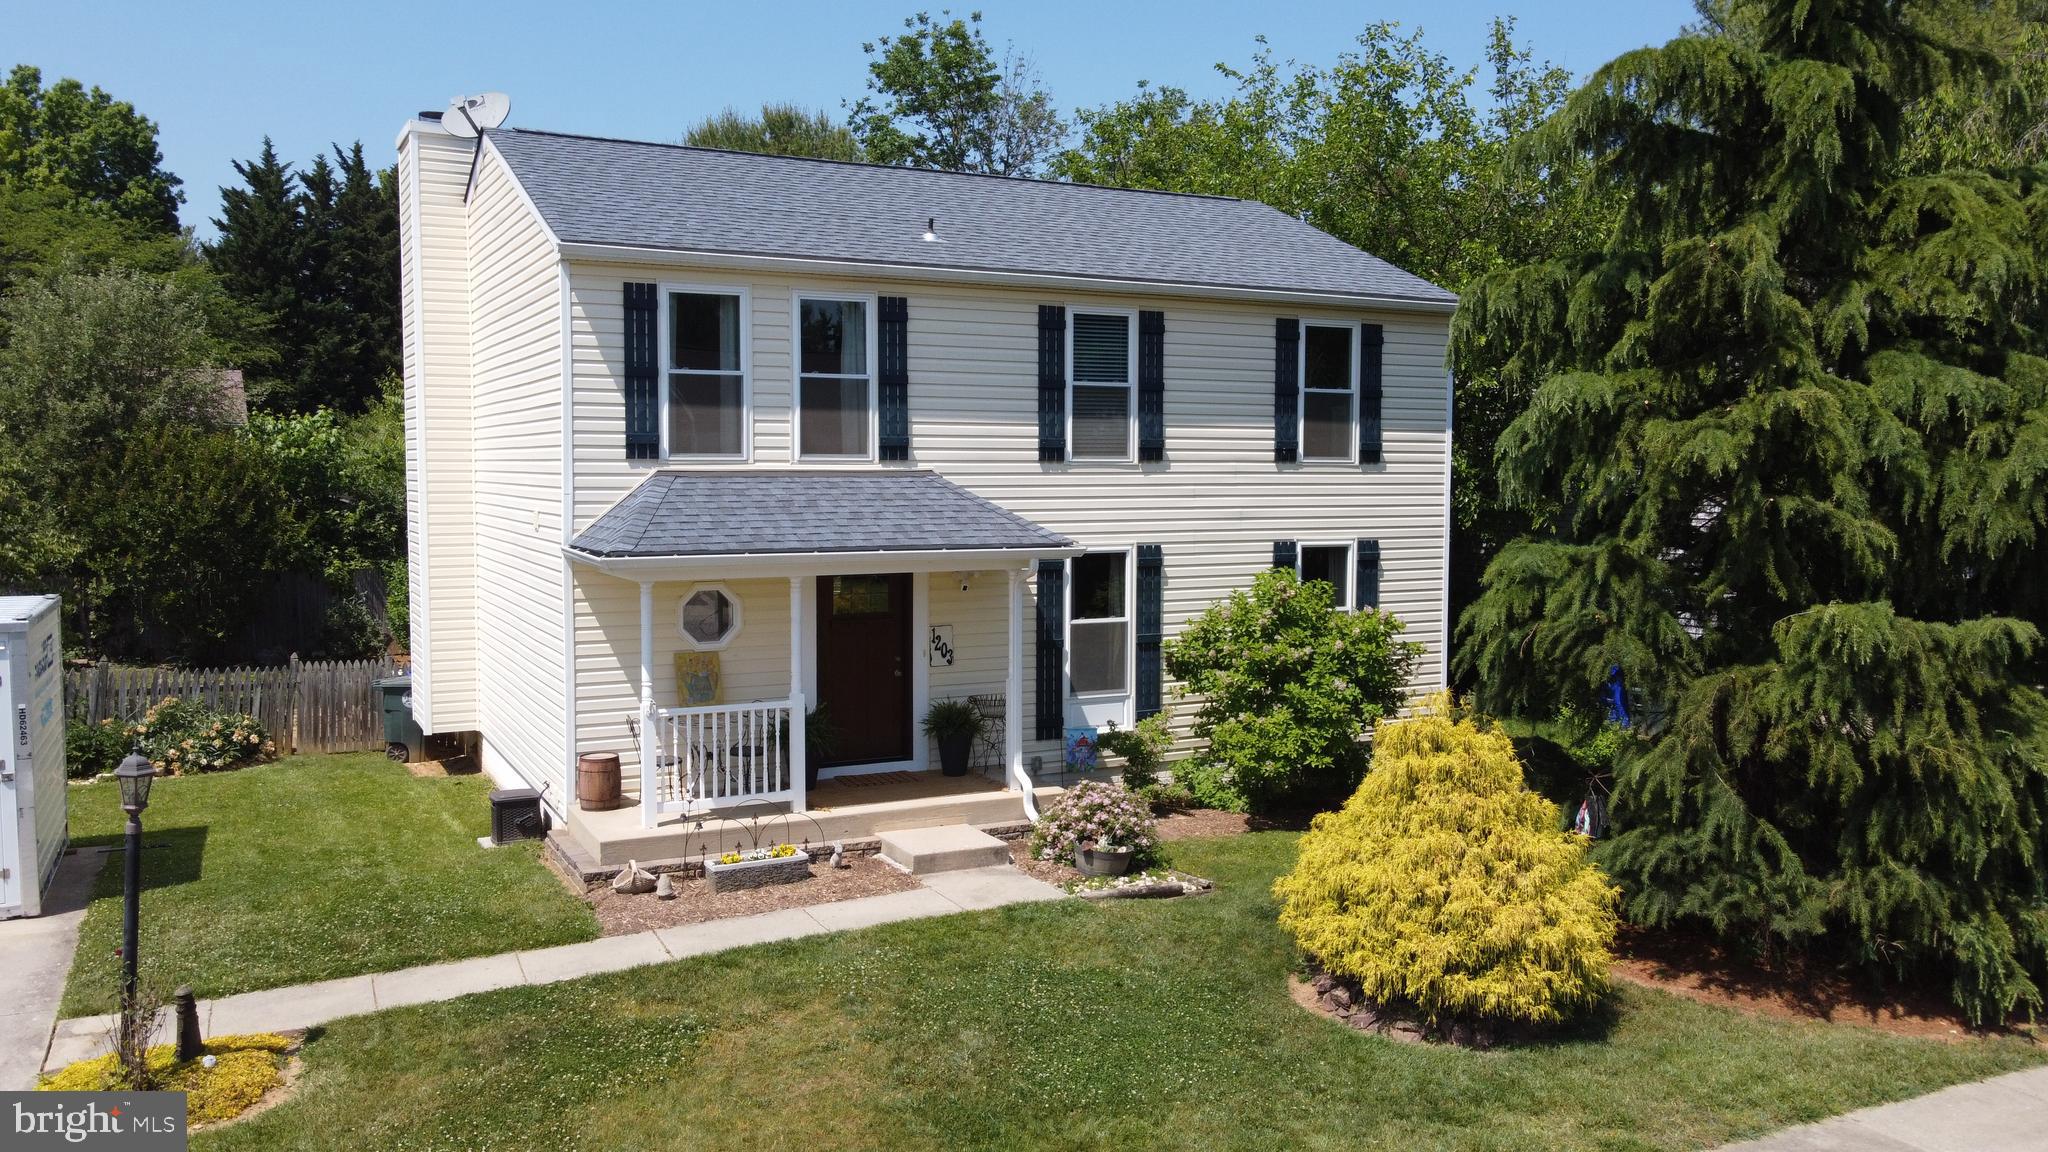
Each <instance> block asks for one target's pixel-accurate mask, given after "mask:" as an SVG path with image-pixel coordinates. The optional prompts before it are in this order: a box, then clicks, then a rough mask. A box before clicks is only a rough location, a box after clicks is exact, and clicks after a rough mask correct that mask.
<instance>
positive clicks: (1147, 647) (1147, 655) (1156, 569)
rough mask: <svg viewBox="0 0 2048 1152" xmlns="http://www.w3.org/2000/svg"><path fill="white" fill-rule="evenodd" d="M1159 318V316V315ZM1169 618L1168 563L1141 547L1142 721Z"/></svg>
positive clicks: (1152, 702)
mask: <svg viewBox="0 0 2048 1152" xmlns="http://www.w3.org/2000/svg"><path fill="white" fill-rule="evenodd" d="M1155 315H1156V313H1155ZM1165 615H1166V561H1165V558H1164V557H1163V556H1162V555H1161V554H1160V550H1159V545H1157V544H1140V545H1138V667H1137V694H1138V719H1140V720H1143V719H1144V718H1145V717H1147V716H1150V715H1152V714H1154V713H1156V712H1158V711H1159V709H1160V693H1161V690H1162V687H1163V685H1164V683H1165V679H1166V675H1165V669H1164V667H1163V665H1162V663H1161V661H1160V653H1159V642H1160V640H1161V639H1162V638H1163V633H1164V631H1165V628H1164V618H1165Z"/></svg>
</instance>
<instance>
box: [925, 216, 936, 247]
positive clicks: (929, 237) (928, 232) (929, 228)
mask: <svg viewBox="0 0 2048 1152" xmlns="http://www.w3.org/2000/svg"><path fill="white" fill-rule="evenodd" d="M924 241H925V243H927V244H936V243H938V242H939V218H938V217H937V216H927V217H925V221H924Z"/></svg>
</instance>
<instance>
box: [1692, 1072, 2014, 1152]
mask: <svg viewBox="0 0 2048 1152" xmlns="http://www.w3.org/2000/svg"><path fill="white" fill-rule="evenodd" d="M2043 1149H2048V1068H2029V1069H2028V1070H2026V1071H2025V1072H2012V1073H2009V1074H2007V1075H2004V1076H1998V1077H1994V1078H1992V1079H1990V1080H1979V1081H1978V1082H1976V1083H1975V1084H1958V1085H1956V1086H1955V1087H1953V1088H1946V1089H1943V1090H1942V1091H1940V1092H1934V1093H1930V1094H1929V1095H1926V1096H1920V1097H1916V1098H1914V1099H1912V1100H1901V1101H1899V1102H1898V1103H1896V1104H1886V1105H1883V1106H1881V1107H1877V1108H1865V1109H1864V1110H1863V1111H1861V1112H1850V1113H1848V1114H1846V1115H1842V1116H1837V1117H1835V1118H1834V1119H1832V1120H1823V1121H1821V1122H1820V1123H1818V1124H1807V1125H1804V1126H1802V1127H1798V1128H1787V1129H1786V1130H1785V1131H1783V1132H1779V1133H1777V1134H1776V1135H1773V1136H1766V1137H1764V1138H1763V1139H1761V1140H1751V1141H1749V1142H1748V1143H1745V1144H1731V1145H1728V1146H1727V1147H1726V1148H1724V1149H1722V1152H2042V1150H2043Z"/></svg>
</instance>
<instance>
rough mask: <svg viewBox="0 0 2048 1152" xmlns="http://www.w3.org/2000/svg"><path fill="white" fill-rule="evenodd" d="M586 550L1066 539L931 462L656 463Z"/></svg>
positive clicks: (889, 547) (580, 546) (1064, 544)
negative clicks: (900, 467) (799, 465)
mask: <svg viewBox="0 0 2048 1152" xmlns="http://www.w3.org/2000/svg"><path fill="white" fill-rule="evenodd" d="M570 546H571V547H573V548H575V549H577V550H578V551H581V552H587V553H589V554H591V555H593V556H737V555H772V554H777V553H783V554H787V553H807V552H944V551H960V550H963V549H987V550H1009V549H1045V548H1071V547H1073V546H1074V542H1073V541H1072V540H1069V539H1067V538H1066V537H1065V536H1062V535H1060V534H1059V533H1057V532H1053V531H1050V530H1048V529H1045V528H1041V527H1039V526H1038V525H1036V524H1033V523H1032V522H1031V521H1029V520H1026V519H1025V518H1023V517H1022V516H1019V515H1017V514H1016V513H1014V512H1011V511H1009V510H1008V509H1006V508H1003V507H1001V506H999V505H996V504H993V503H990V502H989V501H987V500H984V499H982V498H981V497H979V496H976V495H975V494H974V493H972V492H969V491H967V490H966V489H964V488H962V487H960V486H959V485H957V484H954V483H953V482H952V481H950V480H947V479H946V478H944V477H942V476H939V475H938V474H936V473H933V472H805V471H785V470H772V471H771V470H767V469H753V470H748V471H705V472H698V471H673V472H656V473H654V474H653V475H652V476H649V477H648V478H647V479H646V480H644V481H642V482H641V484H640V486H639V487H638V488H635V489H633V491H632V492H630V493H628V494H627V495H626V498H625V499H623V500H621V501H619V502H618V503H617V504H615V505H613V506H612V507H611V509H610V510H609V511H607V512H605V514H604V515H602V516H599V517H598V518H597V520H596V521H595V522H594V523H592V524H591V525H590V527H589V528H586V529H584V530H583V532H582V533H581V534H580V535H578V536H577V537H576V539H575V541H574V542H573V543H572V544H571V545H570Z"/></svg>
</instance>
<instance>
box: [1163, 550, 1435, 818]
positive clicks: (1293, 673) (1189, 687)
mask: <svg viewBox="0 0 2048 1152" xmlns="http://www.w3.org/2000/svg"><path fill="white" fill-rule="evenodd" d="M1421 653H1422V646H1421V645H1419V644H1415V643H1411V642H1409V641H1406V640H1403V639H1401V622H1400V621H1399V620H1397V619H1395V618H1394V617H1393V616H1392V615H1390V614H1388V613H1385V612H1368V611H1358V612H1343V611H1339V610H1338V608H1337V605H1336V604H1335V602H1334V601H1333V599H1332V595H1331V591H1330V586H1329V585H1328V584H1325V583H1323V582H1322V581H1320V580H1312V581H1310V582H1308V583H1306V584H1303V583H1302V582H1300V581H1299V580H1297V579H1295V576H1294V573H1293V572H1291V571H1289V570H1287V569H1284V568H1276V569H1273V570H1271V571H1268V572H1263V573H1260V574H1259V576H1258V578H1257V579H1256V580H1255V581H1253V583H1252V587H1251V590H1250V591H1248V592H1233V593H1231V594H1230V596H1229V597H1228V598H1227V599H1225V600H1221V601H1219V602H1217V603H1216V604H1215V605H1213V606H1211V607H1210V608H1209V609H1208V611H1206V612H1203V613H1202V614H1201V615H1200V616H1197V617H1196V618H1195V619H1194V620H1192V621H1190V622H1189V623H1188V626H1187V627H1186V628H1184V629H1182V630H1181V633H1180V635H1179V636H1177V637H1175V638H1174V639H1173V640H1171V641H1168V642H1167V645H1166V671H1167V673H1168V674H1169V675H1171V676H1172V677H1173V678H1174V679H1176V680H1179V681H1180V682H1181V684H1182V686H1183V687H1182V690H1183V692H1184V693H1185V694H1187V695H1191V696H1198V697H1200V698H1201V699H1202V704H1201V707H1200V708H1199V709H1198V710H1197V711H1196V713H1195V725H1194V734H1195V736H1196V737H1198V738H1200V739H1203V740H1206V741H1207V742H1208V743H1207V746H1206V747H1204V748H1202V749H1201V750H1200V751H1198V752H1197V753H1196V754H1195V755H1194V756H1193V757H1192V758H1190V759H1188V760H1184V761H1182V762H1181V763H1180V765H1178V766H1176V768H1175V770H1174V779H1176V780H1183V779H1184V780H1185V781H1186V783H1187V784H1188V786H1189V787H1190V788H1191V789H1192V790H1193V791H1194V794H1195V796H1196V798H1197V799H1199V800H1201V801H1202V803H1204V804H1206V805H1208V806H1210V807H1213V808H1228V809H1232V810H1236V811H1243V810H1245V809H1247V808H1272V807H1285V806H1288V805H1294V804H1300V803H1304V802H1309V803H1319V802H1321V801H1322V800H1324V799H1326V798H1332V797H1336V796H1342V795H1344V794H1346V793H1348V792H1350V791H1351V789H1353V788H1355V787H1357V785H1358V782H1359V780H1360V779H1362V778H1363V777H1364V776H1365V768H1366V761H1367V752H1366V744H1365V738H1366V735H1367V734H1368V733H1370V732H1371V731H1372V729H1373V725H1374V724H1375V723H1377V722H1378V721H1379V719H1380V718H1381V717H1382V716H1390V715H1392V714H1393V713H1394V711H1395V710H1396V709H1398V708H1399V707H1400V706H1401V701H1402V685H1404V684H1406V683H1407V681H1408V677H1409V674H1410V673H1411V672H1412V671H1413V670H1414V668H1415V662H1416V660H1417V659H1418V658H1419V657H1420V655H1421Z"/></svg>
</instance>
